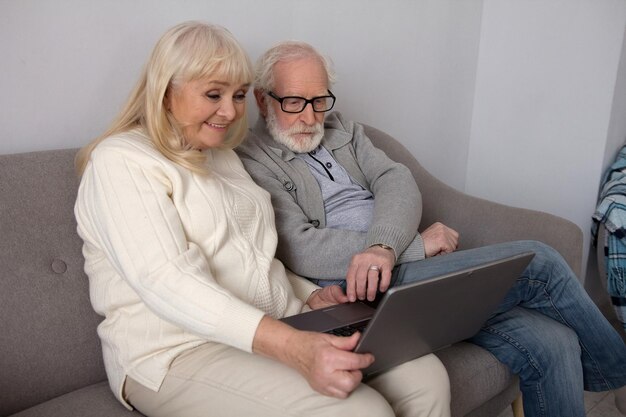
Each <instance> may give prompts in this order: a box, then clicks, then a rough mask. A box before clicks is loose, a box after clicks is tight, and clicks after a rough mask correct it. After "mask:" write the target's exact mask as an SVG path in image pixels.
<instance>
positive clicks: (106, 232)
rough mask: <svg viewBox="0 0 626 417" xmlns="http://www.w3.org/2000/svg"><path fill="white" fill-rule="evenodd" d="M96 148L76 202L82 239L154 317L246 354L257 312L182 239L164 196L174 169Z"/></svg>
mask: <svg viewBox="0 0 626 417" xmlns="http://www.w3.org/2000/svg"><path fill="white" fill-rule="evenodd" d="M100 148H101V147H99V148H97V149H96V150H95V151H94V152H93V153H92V159H91V162H90V164H89V166H88V167H87V170H86V172H85V173H84V175H83V179H82V181H81V186H80V189H79V195H78V199H77V204H76V215H77V220H78V222H79V231H80V232H81V235H82V236H83V238H84V239H86V240H89V241H91V242H95V244H96V245H98V246H99V247H100V248H101V250H102V251H103V252H104V256H105V258H106V259H107V261H108V262H109V263H110V264H111V265H112V267H113V268H114V269H115V271H116V273H117V274H118V275H119V276H120V277H122V279H123V280H124V281H125V282H126V283H127V284H128V285H129V286H130V287H131V288H132V289H133V290H134V291H135V293H136V294H137V295H138V296H139V298H140V299H141V300H142V301H143V302H144V303H145V304H146V305H147V307H148V308H149V309H150V310H151V311H152V312H153V313H154V314H156V315H157V316H159V317H161V318H162V319H163V320H166V321H169V322H171V323H173V324H174V325H176V326H178V327H180V328H183V329H185V330H187V331H189V332H191V333H194V334H196V335H199V336H200V337H202V338H205V339H207V340H212V341H216V342H220V343H224V344H228V345H231V346H234V347H237V348H239V349H242V350H246V351H251V349H252V341H253V338H254V334H255V332H256V328H257V326H258V324H259V322H260V320H261V318H262V317H263V312H261V311H260V310H258V309H257V308H255V307H253V306H251V305H249V304H248V303H246V302H244V301H243V300H240V299H238V298H237V297H235V296H234V295H233V294H232V293H230V292H229V291H227V290H226V289H225V288H223V287H222V286H220V285H219V284H218V283H217V282H216V280H215V278H214V277H213V275H212V273H211V268H210V266H209V264H208V262H207V259H206V257H205V255H204V253H203V252H202V251H201V250H200V248H199V247H198V246H196V245H195V244H193V243H192V242H188V241H187V239H186V236H185V232H184V230H183V227H182V224H181V222H180V217H179V213H178V211H177V208H176V207H175V205H174V204H173V201H172V199H171V193H172V186H171V182H170V178H169V177H168V174H170V173H169V172H168V170H172V169H174V168H172V166H171V165H168V164H167V163H166V162H165V161H163V160H159V159H158V158H157V157H155V156H154V155H150V154H149V153H147V152H143V153H141V152H139V151H135V152H132V151H127V150H122V151H120V150H119V149H116V148H113V149H110V148H108V147H103V148H102V149H100ZM187 208H188V209H190V210H191V209H192V208H191V207H187ZM207 215H210V213H207ZM116 295H117V294H115V293H111V294H107V295H106V296H107V297H114V296H116Z"/></svg>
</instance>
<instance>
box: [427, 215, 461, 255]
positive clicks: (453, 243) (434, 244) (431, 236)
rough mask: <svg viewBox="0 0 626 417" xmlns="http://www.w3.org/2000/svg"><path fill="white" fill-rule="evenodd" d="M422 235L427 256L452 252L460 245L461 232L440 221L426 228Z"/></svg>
mask: <svg viewBox="0 0 626 417" xmlns="http://www.w3.org/2000/svg"><path fill="white" fill-rule="evenodd" d="M421 236H422V241H423V242H424V253H425V255H426V257H427V258H430V257H431V256H436V255H443V254H445V253H452V252H454V251H455V250H456V248H457V247H458V245H459V234H458V233H457V232H456V230H454V229H451V228H449V227H448V226H446V225H444V224H442V223H439V222H437V223H434V224H433V225H431V226H430V227H428V228H427V229H426V230H424V231H423V232H422V233H421Z"/></svg>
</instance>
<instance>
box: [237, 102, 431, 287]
mask: <svg viewBox="0 0 626 417" xmlns="http://www.w3.org/2000/svg"><path fill="white" fill-rule="evenodd" d="M324 128H325V133H324V138H323V139H322V145H323V146H324V147H325V148H326V149H327V150H328V151H329V152H330V153H331V154H332V155H333V157H334V158H335V159H336V160H337V162H338V163H340V164H341V165H342V166H343V167H344V168H345V169H346V171H348V173H349V174H350V176H351V177H352V178H353V179H354V180H355V181H356V182H358V183H359V184H360V185H361V186H362V187H364V188H366V189H368V190H370V191H371V192H372V194H373V195H374V216H373V221H372V224H371V226H370V228H369V230H368V232H367V233H362V232H356V231H351V230H340V229H332V228H327V227H326V218H325V212H324V201H323V200H322V194H321V190H320V187H319V185H318V183H317V181H316V180H315V177H314V176H313V174H311V171H310V170H309V167H308V166H307V165H306V163H305V162H304V161H302V160H301V159H299V158H297V157H296V156H295V155H294V153H293V152H292V151H290V150H289V149H287V148H286V147H285V146H283V145H281V144H279V143H277V142H275V141H274V140H273V139H272V137H271V136H270V134H269V132H268V131H267V127H266V125H265V120H264V119H263V118H261V117H260V118H259V120H258V122H257V123H256V125H255V126H254V128H253V129H251V131H250V133H249V134H248V137H247V138H246V140H245V141H244V142H243V144H241V145H240V146H239V147H238V148H237V149H236V151H237V153H238V154H239V156H240V158H241V160H242V161H243V163H244V166H245V167H246V170H247V171H248V172H249V173H250V175H251V176H252V178H253V179H254V180H255V181H256V182H257V184H259V185H260V186H261V187H263V188H265V189H266V190H267V191H269V193H270V194H271V196H272V204H273V206H274V211H275V213H276V228H277V231H278V237H279V242H278V248H277V253H276V255H277V257H278V258H279V259H280V260H281V261H282V262H283V263H284V264H285V265H286V266H287V267H288V268H289V269H291V270H292V271H293V272H295V273H296V274H298V275H301V276H304V277H308V278H315V279H344V278H345V276H346V273H347V270H348V265H349V263H350V259H351V258H352V256H353V255H355V254H356V253H359V252H361V251H363V250H364V249H365V248H367V247H369V246H371V245H374V244H377V243H382V244H385V245H389V246H391V247H392V248H393V249H394V251H395V253H396V254H397V255H399V256H398V261H397V263H402V262H408V261H413V260H418V259H423V258H424V247H423V243H422V239H421V237H420V236H419V234H418V232H417V228H418V226H419V222H420V218H421V213H422V201H421V195H420V192H419V190H418V188H417V185H416V184H415V180H414V178H413V176H412V174H411V172H410V171H409V170H408V169H407V168H406V167H405V166H404V165H402V164H399V163H396V162H393V161H392V160H391V159H389V158H388V157H387V156H386V155H385V153H384V152H382V151H381V150H379V149H377V148H375V147H374V146H373V145H372V143H371V142H370V140H369V139H368V138H367V136H366V135H365V134H364V132H363V127H362V126H361V125H360V124H358V123H354V122H350V121H346V120H344V119H343V118H342V116H341V114H339V113H338V112H332V113H330V114H328V115H327V117H326V120H325V123H324ZM311 255H314V256H311Z"/></svg>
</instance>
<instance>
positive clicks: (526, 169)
mask: <svg viewBox="0 0 626 417" xmlns="http://www.w3.org/2000/svg"><path fill="white" fill-rule="evenodd" d="M625 25H626V2H625V1H623V0H606V1H587V0H551V1H517V0H485V2H484V4H483V19H482V27H481V39H480V54H479V59H478V69H477V81H476V94H475V100H474V108H473V120H472V128H471V138H470V152H469V160H468V170H467V191H468V192H469V193H471V194H474V195H479V196H483V197H488V198H493V199H495V200H498V201H500V202H503V203H507V204H511V205H515V206H521V207H528V208H535V209H540V210H544V211H547V212H550V213H553V214H557V215H560V216H563V217H565V218H567V219H569V220H572V221H573V222H575V223H577V224H578V225H579V226H580V227H581V228H582V230H583V233H584V235H585V239H586V241H585V244H586V245H585V249H588V246H587V245H588V242H589V235H590V231H589V230H590V225H591V214H592V213H593V211H594V208H595V204H596V198H597V191H598V185H599V178H600V176H601V173H602V170H603V161H604V158H605V145H606V143H607V138H608V132H609V122H610V119H611V113H612V108H613V106H614V94H615V92H616V82H617V80H618V75H619V76H620V77H621V78H622V79H623V77H624V73H623V72H622V73H621V74H619V73H618V66H619V61H620V56H621V54H622V48H623V39H624V28H625ZM622 89H623V88H622ZM620 101H621V102H623V98H619V99H617V101H616V102H620ZM622 110H623V106H622ZM624 116H626V114H622V115H621V118H624ZM619 117H620V115H616V123H615V129H614V131H613V136H614V137H618V138H621V141H622V142H623V141H624V139H625V138H626V124H624V123H623V122H622V123H621V124H618V123H617V119H618V118H619ZM612 157H613V155H612V156H611V158H612Z"/></svg>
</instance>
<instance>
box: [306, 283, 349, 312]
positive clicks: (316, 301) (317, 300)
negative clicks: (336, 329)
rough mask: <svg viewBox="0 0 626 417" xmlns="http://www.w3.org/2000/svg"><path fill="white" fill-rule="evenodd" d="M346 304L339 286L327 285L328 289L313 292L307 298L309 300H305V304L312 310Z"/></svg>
mask: <svg viewBox="0 0 626 417" xmlns="http://www.w3.org/2000/svg"><path fill="white" fill-rule="evenodd" d="M347 302H348V297H347V296H346V295H345V294H344V293H343V290H342V289H341V287H340V286H339V285H329V286H328V287H324V288H321V289H319V290H315V291H313V293H312V294H311V295H310V296H309V299H308V300H306V303H307V304H308V305H309V307H311V308H312V309H313V310H317V309H320V308H324V307H330V306H334V305H336V304H343V303H347Z"/></svg>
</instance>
